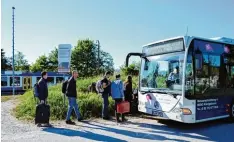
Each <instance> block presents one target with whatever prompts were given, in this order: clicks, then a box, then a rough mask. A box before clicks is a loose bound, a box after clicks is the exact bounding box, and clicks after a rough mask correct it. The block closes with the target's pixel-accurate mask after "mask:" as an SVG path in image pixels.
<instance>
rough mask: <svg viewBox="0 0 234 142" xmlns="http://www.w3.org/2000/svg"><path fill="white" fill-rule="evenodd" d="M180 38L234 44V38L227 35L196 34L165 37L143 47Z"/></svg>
mask: <svg viewBox="0 0 234 142" xmlns="http://www.w3.org/2000/svg"><path fill="white" fill-rule="evenodd" d="M180 38H190V39H194V38H196V39H201V40H206V41H211V42H212V41H213V42H219V43H226V44H232V45H234V39H232V38H227V37H215V38H202V37H196V36H178V37H173V38H168V39H164V40H159V41H155V42H152V43H149V44H146V45H143V47H145V46H149V45H153V44H158V43H163V42H166V41H170V40H176V39H180Z"/></svg>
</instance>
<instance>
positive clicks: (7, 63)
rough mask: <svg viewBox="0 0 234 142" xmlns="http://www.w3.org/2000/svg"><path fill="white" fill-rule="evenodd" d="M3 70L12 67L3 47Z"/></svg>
mask: <svg viewBox="0 0 234 142" xmlns="http://www.w3.org/2000/svg"><path fill="white" fill-rule="evenodd" d="M1 67H2V68H1V70H9V69H11V65H10V62H9V59H8V58H7V57H6V55H5V52H4V49H2V48H1Z"/></svg>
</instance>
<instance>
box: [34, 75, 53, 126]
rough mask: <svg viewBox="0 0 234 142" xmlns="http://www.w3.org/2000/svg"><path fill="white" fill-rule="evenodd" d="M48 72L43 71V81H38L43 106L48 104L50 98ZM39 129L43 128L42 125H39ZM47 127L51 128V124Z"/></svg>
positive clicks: (39, 96)
mask: <svg viewBox="0 0 234 142" xmlns="http://www.w3.org/2000/svg"><path fill="white" fill-rule="evenodd" d="M47 77H48V75H47V72H45V71H43V72H42V73H41V79H40V80H39V81H38V86H39V90H38V94H39V95H38V98H39V100H40V103H41V104H44V103H45V104H46V103H47V98H48V86H47ZM37 126H38V127H41V126H42V124H41V123H38V125H37ZM45 126H47V127H50V126H51V125H50V124H49V123H47V124H45Z"/></svg>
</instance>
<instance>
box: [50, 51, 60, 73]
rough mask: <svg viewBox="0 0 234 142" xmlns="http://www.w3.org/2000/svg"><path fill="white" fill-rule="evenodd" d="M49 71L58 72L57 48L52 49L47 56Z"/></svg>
mask: <svg viewBox="0 0 234 142" xmlns="http://www.w3.org/2000/svg"><path fill="white" fill-rule="evenodd" d="M48 66H49V68H48V69H49V71H54V72H56V71H58V48H56V47H55V48H54V50H52V51H51V52H50V53H49V56H48Z"/></svg>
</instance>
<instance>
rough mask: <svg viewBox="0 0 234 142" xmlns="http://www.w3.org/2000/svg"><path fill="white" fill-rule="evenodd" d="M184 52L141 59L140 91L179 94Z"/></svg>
mask: <svg viewBox="0 0 234 142" xmlns="http://www.w3.org/2000/svg"><path fill="white" fill-rule="evenodd" d="M184 54H185V53H184V52H177V53H171V54H165V55H157V56H149V57H145V58H143V59H142V66H141V78H140V91H141V92H158V93H173V94H178V95H179V94H181V91H182V70H183V62H184Z"/></svg>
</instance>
